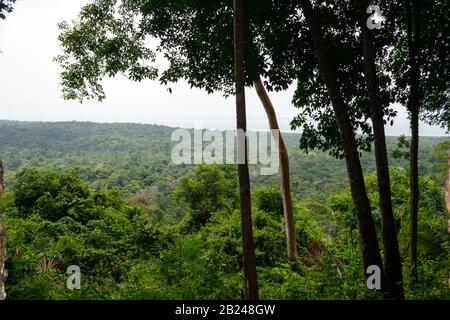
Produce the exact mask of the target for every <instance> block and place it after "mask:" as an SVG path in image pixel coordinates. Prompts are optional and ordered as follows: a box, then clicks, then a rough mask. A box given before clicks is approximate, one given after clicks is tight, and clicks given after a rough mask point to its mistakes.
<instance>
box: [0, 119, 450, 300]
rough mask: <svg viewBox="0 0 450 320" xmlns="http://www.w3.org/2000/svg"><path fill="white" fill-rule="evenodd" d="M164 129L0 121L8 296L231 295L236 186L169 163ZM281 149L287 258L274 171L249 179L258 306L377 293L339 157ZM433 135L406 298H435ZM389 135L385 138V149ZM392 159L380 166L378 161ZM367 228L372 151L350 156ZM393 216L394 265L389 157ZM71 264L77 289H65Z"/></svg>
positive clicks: (400, 214)
mask: <svg viewBox="0 0 450 320" xmlns="http://www.w3.org/2000/svg"><path fill="white" fill-rule="evenodd" d="M172 131H173V129H172V128H169V127H161V126H155V125H137V124H95V123H77V122H72V123H31V122H30V123H25V122H9V121H1V122H0V152H1V154H2V160H3V163H4V167H5V173H6V190H7V191H6V192H5V194H4V195H3V196H2V197H1V198H0V215H1V218H2V220H3V221H4V224H5V227H6V229H7V230H8V235H9V244H8V252H9V258H8V260H7V264H6V267H7V269H8V270H9V277H8V279H7V282H6V289H7V292H8V299H240V298H242V297H243V289H242V272H241V268H242V247H241V242H240V241H241V240H240V239H241V235H240V232H241V229H240V218H239V189H238V182H237V179H236V169H235V166H233V165H200V166H187V165H174V164H172V163H171V161H170V150H171V148H172V146H173V143H172V142H171V141H170V135H171V132H172ZM298 137H299V136H298V135H296V134H285V140H286V143H287V145H288V149H289V151H290V155H291V158H290V160H291V175H292V185H293V187H292V193H293V195H294V214H295V218H296V227H297V228H296V230H297V231H296V232H297V243H298V248H299V257H298V259H296V261H295V262H293V261H292V260H290V259H288V258H286V256H285V247H286V242H285V232H284V223H283V206H282V200H281V195H280V191H279V187H278V185H277V183H278V176H267V177H262V176H256V175H254V176H253V175H252V182H253V183H254V188H253V194H252V198H253V201H252V206H253V212H254V214H253V219H254V241H255V247H256V259H257V270H258V276H259V277H258V280H259V283H260V295H261V298H263V299H362V298H380V297H379V296H378V295H377V294H375V293H372V292H370V291H368V290H367V288H366V287H365V286H364V275H363V274H362V273H361V268H362V267H361V259H360V250H359V244H358V231H357V221H356V218H355V214H354V210H355V209H354V206H353V203H352V199H351V195H350V191H349V189H348V186H347V182H346V179H347V176H346V173H345V165H344V162H343V160H336V159H335V158H334V157H331V156H329V155H327V154H325V153H322V152H312V153H309V154H307V155H306V154H304V153H303V152H301V151H300V150H298V140H299V138H298ZM447 146H448V139H446V138H427V137H423V138H421V145H420V155H421V156H420V159H421V161H420V173H421V176H420V188H421V198H420V209H419V221H420V224H419V232H418V235H419V236H418V238H419V239H418V241H419V254H420V263H419V270H418V271H419V278H420V282H419V284H414V283H413V282H412V281H411V279H410V278H409V277H408V274H409V273H408V272H405V292H406V297H407V298H410V299H411V298H418V299H431V298H433V299H435V298H438V299H448V298H449V297H450V289H449V286H448V284H447V281H448V280H447V279H448V274H449V266H450V261H449V250H450V241H449V240H450V239H449V235H448V231H447V220H448V218H449V216H448V212H447V210H446V208H445V203H444V196H443V194H444V191H443V186H444V180H445V178H446V174H447V173H448V167H447V162H446V160H447V154H446V148H447ZM396 148H397V138H394V137H390V138H388V149H389V152H393V151H394V150H395V149H396ZM392 159H394V158H393V157H392ZM362 163H363V165H364V170H365V172H366V173H367V177H366V186H367V190H368V195H369V198H370V202H371V204H372V209H373V212H374V218H375V222H376V225H377V228H378V229H379V228H380V213H379V209H378V203H377V197H378V191H377V179H376V175H375V174H374V173H373V171H374V160H373V154H372V153H366V154H364V155H363V156H362ZM390 173H391V177H392V179H391V181H392V194H393V196H392V201H393V209H394V214H395V218H396V224H397V226H398V230H399V231H398V239H399V245H400V251H401V254H402V258H403V266H404V269H405V270H408V268H409V267H410V265H409V259H408V252H407V250H408V241H409V240H408V227H407V226H408V221H409V220H408V199H409V191H408V188H409V186H408V166H407V162H406V160H402V159H398V160H395V159H394V162H392V163H391V167H390ZM69 265H78V266H80V268H81V273H82V287H81V290H74V291H71V290H68V289H67V288H66V279H67V274H66V269H67V267H68V266H69Z"/></svg>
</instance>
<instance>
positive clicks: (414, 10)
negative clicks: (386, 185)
mask: <svg viewBox="0 0 450 320" xmlns="http://www.w3.org/2000/svg"><path fill="white" fill-rule="evenodd" d="M418 6H419V3H418V1H416V0H406V15H407V24H408V26H407V37H408V52H409V68H410V70H409V77H410V80H409V81H410V94H409V100H408V111H409V116H410V121H411V173H410V194H411V195H410V246H409V255H410V259H411V264H412V268H411V274H412V278H413V279H415V281H416V282H418V280H419V276H418V273H417V220H418V210H419V166H418V161H419V112H420V97H419V77H420V72H419V66H418V51H419V41H420V29H419V14H420V11H419V10H420V9H419V7H418Z"/></svg>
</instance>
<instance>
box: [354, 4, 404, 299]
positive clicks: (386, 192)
mask: <svg viewBox="0 0 450 320" xmlns="http://www.w3.org/2000/svg"><path fill="white" fill-rule="evenodd" d="M357 4H359V10H360V11H361V19H360V27H361V34H362V46H363V56H364V71H365V76H366V81H367V88H368V92H369V104H370V110H371V115H372V125H373V135H374V142H375V160H376V167H377V178H378V193H379V204H380V209H381V225H382V237H383V249H384V250H383V252H384V267H385V275H386V289H387V291H388V292H387V294H388V297H389V298H392V299H398V300H402V299H404V298H405V295H404V290H403V276H402V262H401V257H400V250H399V247H398V241H397V230H396V227H395V219H394V213H393V210H392V197H391V183H390V176H389V162H388V155H387V148H386V134H385V131H384V118H383V116H384V112H383V103H382V101H381V94H380V86H379V81H378V75H377V70H376V64H375V55H376V53H375V48H374V39H373V35H372V33H371V32H372V31H370V30H369V28H368V27H367V24H366V21H367V18H368V15H367V13H366V10H367V7H368V6H369V3H368V1H358V2H357Z"/></svg>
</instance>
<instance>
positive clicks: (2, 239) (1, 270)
mask: <svg viewBox="0 0 450 320" xmlns="http://www.w3.org/2000/svg"><path fill="white" fill-rule="evenodd" d="M3 172H4V171H3V163H2V160H1V159H0V197H1V196H2V193H3V192H4V191H5V185H4V183H3ZM7 240H8V239H7V237H6V231H5V228H4V226H3V224H2V221H1V220H0V300H5V298H6V292H5V281H6V277H7V276H8V273H7V271H6V269H5V262H6V243H7Z"/></svg>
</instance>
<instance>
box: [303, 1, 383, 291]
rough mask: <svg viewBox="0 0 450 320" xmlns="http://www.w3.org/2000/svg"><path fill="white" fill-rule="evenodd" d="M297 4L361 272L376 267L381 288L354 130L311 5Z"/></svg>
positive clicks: (372, 229)
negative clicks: (331, 125)
mask: <svg viewBox="0 0 450 320" xmlns="http://www.w3.org/2000/svg"><path fill="white" fill-rule="evenodd" d="M301 6H302V9H303V14H304V15H305V18H306V21H307V23H308V25H309V28H310V31H311V35H312V40H313V42H314V47H315V49H316V54H317V60H318V64H319V69H320V73H321V76H322V78H323V80H324V82H325V85H326V87H327V90H328V94H329V96H330V99H331V103H332V106H333V109H334V113H335V116H336V119H337V122H338V125H339V132H340V135H341V138H342V143H343V148H344V156H345V160H346V164H347V172H348V177H349V181H350V188H351V192H352V198H353V202H354V204H355V207H356V213H357V217H358V225H359V233H360V243H361V252H362V257H363V264H364V271H366V270H367V268H368V267H369V266H371V265H376V266H379V268H380V269H381V273H382V274H381V277H382V289H383V287H384V285H385V283H384V282H385V279H384V272H383V263H382V260H381V255H380V249H379V246H378V240H377V235H376V230H375V223H374V221H373V217H372V212H371V208H370V203H369V199H368V197H367V192H366V187H365V184H364V175H363V172H362V168H361V162H360V160H359V154H358V148H357V143H356V139H355V132H354V130H353V127H352V124H351V122H350V118H349V115H348V113H347V106H346V105H345V102H344V99H343V97H342V93H341V91H340V89H339V85H338V80H337V75H336V71H335V70H334V68H333V67H332V64H331V60H330V56H329V53H328V49H327V47H326V43H325V39H324V36H323V33H322V29H321V26H320V24H319V21H318V20H317V17H316V14H315V12H314V9H313V7H312V4H311V2H310V0H301ZM364 274H365V275H366V277H367V274H366V272H364Z"/></svg>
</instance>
